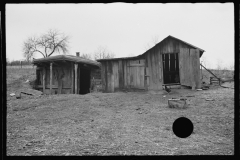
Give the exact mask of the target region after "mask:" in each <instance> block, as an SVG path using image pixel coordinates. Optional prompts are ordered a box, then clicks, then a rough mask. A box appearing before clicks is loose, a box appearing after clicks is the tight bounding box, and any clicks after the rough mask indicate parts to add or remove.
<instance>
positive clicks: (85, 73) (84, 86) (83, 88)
mask: <svg viewBox="0 0 240 160" xmlns="http://www.w3.org/2000/svg"><path fill="white" fill-rule="evenodd" d="M89 89H90V69H86V68H80V90H79V94H87V93H90V90H89Z"/></svg>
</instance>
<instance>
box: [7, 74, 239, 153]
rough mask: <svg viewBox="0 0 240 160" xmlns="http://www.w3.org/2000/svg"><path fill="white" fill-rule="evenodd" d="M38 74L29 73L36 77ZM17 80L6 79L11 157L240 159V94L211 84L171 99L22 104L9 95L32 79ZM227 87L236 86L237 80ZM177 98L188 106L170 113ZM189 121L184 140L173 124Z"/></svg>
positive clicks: (121, 96) (111, 97)
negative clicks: (239, 137)
mask: <svg viewBox="0 0 240 160" xmlns="http://www.w3.org/2000/svg"><path fill="white" fill-rule="evenodd" d="M24 73H25V72H24ZM24 73H23V75H22V76H24ZM33 73H34V72H32V73H31V71H29V72H28V74H30V75H32V78H33V76H34V74H33ZM11 74H12V72H8V75H7V85H8V88H7V94H8V95H7V155H233V153H234V90H233V89H228V88H222V87H217V86H215V87H214V86H211V87H210V89H209V90H202V91H192V90H190V89H173V90H172V92H171V93H170V94H166V92H164V91H163V92H117V93H91V94H86V95H74V94H69V95H42V96H39V97H33V96H23V97H21V99H16V98H15V97H14V96H13V97H10V96H9V93H11V92H13V91H17V90H18V89H19V88H21V87H27V84H25V83H23V82H24V81H25V80H26V78H29V79H31V76H30V77H25V78H22V77H21V76H20V77H13V75H12V76H11ZM26 74H27V73H26ZM14 78H15V79H16V78H17V79H18V80H14ZM21 78H22V79H21ZM224 85H225V86H231V87H234V85H233V82H231V83H230V82H228V83H225V84H224ZM164 96H165V97H164ZM173 97H174V98H187V104H188V108H186V109H173V108H169V107H168V105H167V102H168V99H169V98H173ZM206 98H211V99H213V101H206ZM182 116H184V117H187V118H189V119H190V120H191V121H192V122H193V125H194V131H193V134H192V135H191V136H189V137H187V138H184V139H181V138H178V137H177V136H175V135H174V133H173V131H172V124H173V122H174V120H176V119H177V118H179V117H182Z"/></svg>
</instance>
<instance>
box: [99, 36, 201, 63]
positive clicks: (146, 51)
mask: <svg viewBox="0 0 240 160" xmlns="http://www.w3.org/2000/svg"><path fill="white" fill-rule="evenodd" d="M168 38H173V39H176V40H178V41H181V42H182V43H185V44H187V45H189V46H191V47H193V48H196V49H199V50H200V51H201V52H205V51H204V50H203V49H201V48H198V47H196V46H194V45H192V44H190V43H187V42H185V41H183V40H181V39H178V38H176V37H173V36H171V35H169V36H167V37H166V38H164V39H163V40H162V41H160V42H159V43H157V44H156V45H155V46H157V45H158V44H160V43H162V42H163V41H164V40H166V39H168ZM155 46H153V47H152V48H154V47H155ZM152 48H150V49H152ZM150 49H148V50H147V51H146V52H144V53H143V54H140V55H138V56H135V57H122V58H111V59H97V61H107V60H120V59H135V58H139V57H141V56H142V55H144V54H145V53H147V52H148V51H149V50H150ZM201 56H202V54H201V55H200V57H201Z"/></svg>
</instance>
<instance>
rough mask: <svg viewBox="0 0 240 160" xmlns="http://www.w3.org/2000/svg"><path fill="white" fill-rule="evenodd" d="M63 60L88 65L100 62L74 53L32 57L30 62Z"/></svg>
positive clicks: (96, 64)
mask: <svg viewBox="0 0 240 160" xmlns="http://www.w3.org/2000/svg"><path fill="white" fill-rule="evenodd" d="M63 60H65V61H71V62H76V63H85V64H90V65H95V66H100V63H99V62H97V61H93V60H90V59H85V58H81V57H77V56H74V55H57V56H51V57H46V58H39V59H34V60H33V62H32V63H33V64H36V63H41V62H53V61H63Z"/></svg>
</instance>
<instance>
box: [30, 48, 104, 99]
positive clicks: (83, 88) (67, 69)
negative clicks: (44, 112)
mask: <svg viewBox="0 0 240 160" xmlns="http://www.w3.org/2000/svg"><path fill="white" fill-rule="evenodd" d="M33 64H34V65H36V66H37V67H36V82H35V88H36V89H37V90H40V91H42V92H43V94H69V93H72V94H74V93H75V94H86V93H89V92H90V91H91V90H92V89H93V88H92V87H93V86H94V85H95V84H96V85H95V86H97V85H98V84H97V82H100V81H101V75H100V74H101V72H100V63H99V62H96V61H93V60H89V59H85V58H81V57H79V52H77V55H76V56H74V55H57V56H51V57H46V58H40V59H34V60H33Z"/></svg>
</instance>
